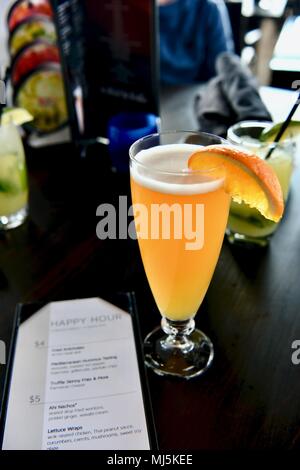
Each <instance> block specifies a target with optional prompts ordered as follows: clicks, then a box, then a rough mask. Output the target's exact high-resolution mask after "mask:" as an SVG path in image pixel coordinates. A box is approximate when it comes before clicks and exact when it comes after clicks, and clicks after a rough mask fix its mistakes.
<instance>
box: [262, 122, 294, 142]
mask: <svg viewBox="0 0 300 470" xmlns="http://www.w3.org/2000/svg"><path fill="white" fill-rule="evenodd" d="M282 124H283V123H282V122H278V123H277V124H274V126H272V127H271V128H269V129H267V130H263V131H262V133H261V134H260V137H259V140H260V141H261V142H273V141H274V139H275V137H276V135H277V134H278V132H279V129H280V127H281V126H282ZM299 135H300V121H291V122H290V123H289V125H288V127H287V129H286V130H285V131H284V133H283V135H282V137H281V139H280V140H281V141H284V140H286V139H293V138H295V137H298V136H299Z"/></svg>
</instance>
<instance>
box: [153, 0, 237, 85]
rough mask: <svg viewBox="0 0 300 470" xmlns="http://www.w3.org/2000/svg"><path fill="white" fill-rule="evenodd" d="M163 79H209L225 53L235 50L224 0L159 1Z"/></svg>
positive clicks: (187, 81) (173, 82)
mask: <svg viewBox="0 0 300 470" xmlns="http://www.w3.org/2000/svg"><path fill="white" fill-rule="evenodd" d="M157 1H158V4H159V32H160V80H161V82H162V83H163V84H166V85H186V84H191V83H197V82H206V81H207V80H209V79H210V78H211V77H213V76H214V75H215V62H216V58H217V56H218V55H219V54H220V53H221V52H225V51H228V52H233V49H234V47H233V41H232V32H231V26H230V20H229V16H228V12H227V9H226V5H225V4H224V2H223V0H157Z"/></svg>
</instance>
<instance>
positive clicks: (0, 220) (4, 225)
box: [0, 206, 28, 230]
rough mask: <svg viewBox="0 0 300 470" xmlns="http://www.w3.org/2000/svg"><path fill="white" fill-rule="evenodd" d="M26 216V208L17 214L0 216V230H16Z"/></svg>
mask: <svg viewBox="0 0 300 470" xmlns="http://www.w3.org/2000/svg"><path fill="white" fill-rule="evenodd" d="M27 214H28V207H27V206H25V207H23V208H22V209H21V210H19V211H18V212H15V213H14V214H11V215H1V216H0V230H9V229H11V228H16V227H19V225H21V224H22V223H23V222H24V220H25V219H26V217H27Z"/></svg>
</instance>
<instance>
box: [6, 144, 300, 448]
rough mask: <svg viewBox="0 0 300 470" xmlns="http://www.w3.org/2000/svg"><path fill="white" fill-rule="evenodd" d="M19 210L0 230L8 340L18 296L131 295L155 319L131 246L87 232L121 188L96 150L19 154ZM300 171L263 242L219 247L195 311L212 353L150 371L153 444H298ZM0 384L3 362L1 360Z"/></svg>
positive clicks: (124, 189) (121, 178)
mask: <svg viewBox="0 0 300 470" xmlns="http://www.w3.org/2000/svg"><path fill="white" fill-rule="evenodd" d="M27 157H28V169H29V176H30V216H29V218H28V220H27V222H26V223H25V224H24V225H23V226H21V227H19V228H17V229H15V230H11V231H8V232H6V233H1V234H0V339H2V340H5V341H6V342H7V344H8V343H9V340H10V335H11V331H12V324H13V323H12V322H13V315H14V310H15V306H16V303H17V302H27V301H36V300H56V299H68V298H78V297H90V296H92V297H94V296H97V295H99V296H102V297H104V298H105V297H108V296H109V294H110V293H113V292H116V291H120V290H133V291H135V293H136V297H137V305H138V311H139V318H140V323H141V329H142V334H143V335H144V334H146V333H147V332H149V330H150V329H151V328H152V327H154V326H156V325H157V324H158V323H159V321H160V315H159V313H158V311H157V309H156V307H155V303H154V300H153V298H152V295H151V293H150V289H149V287H148V283H147V279H146V277H145V274H144V270H143V266H142V263H141V259H140V255H139V250H138V246H137V242H135V241H132V240H105V241H101V240H99V239H97V237H96V224H97V222H98V220H99V219H98V218H97V217H96V208H97V206H98V205H99V204H100V203H102V202H114V203H117V201H118V197H119V195H126V194H129V178H128V175H116V174H113V173H112V172H111V170H110V167H109V162H108V157H107V155H106V151H105V149H104V148H103V147H102V146H95V147H94V148H90V151H89V152H88V156H87V157H86V158H85V159H84V160H79V159H78V157H77V156H76V152H75V149H74V148H73V147H72V146H71V145H61V146H58V147H48V148H46V149H40V150H32V149H31V150H29V149H27ZM299 187H300V172H299V170H296V171H295V175H294V179H293V187H292V193H291V197H290V200H289V203H288V207H287V210H286V214H285V217H284V221H283V223H282V225H281V226H280V228H279V229H278V232H277V233H276V235H275V236H274V238H273V239H272V242H271V245H270V247H269V248H267V249H255V250H254V249H251V250H247V249H239V248H235V247H232V246H231V245H229V244H228V243H227V242H226V241H225V242H224V245H223V248H222V253H221V256H220V259H219V262H218V265H217V268H216V271H215V274H214V277H213V280H212V282H211V285H210V287H209V290H208V293H207V295H206V298H205V301H204V303H203V305H202V306H201V308H200V311H199V313H198V315H197V323H198V326H199V327H200V328H201V329H203V331H204V332H205V333H207V334H208V335H209V336H210V338H211V339H212V341H213V343H214V346H215V359H214V362H213V365H212V367H211V369H210V370H209V371H208V372H207V373H206V374H205V375H204V376H202V377H200V378H198V379H195V380H193V381H189V382H185V381H180V380H170V379H166V378H161V377H158V376H155V375H154V374H153V373H152V372H150V373H149V382H150V389H151V396H152V402H153V409H154V418H155V423H156V427H157V434H158V440H159V445H160V448H161V449H184V450H190V449H207V450H212V449H218V450H223V449H298V448H300V426H299V424H300V406H299V397H300V380H299V374H300V365H298V366H297V365H293V363H292V361H291V356H292V352H293V350H292V348H291V345H292V343H293V341H294V340H297V339H299V340H300V283H299V279H300V218H299V207H300V191H299ZM0 372H1V380H2V381H1V390H2V389H3V377H4V372H5V368H4V366H0Z"/></svg>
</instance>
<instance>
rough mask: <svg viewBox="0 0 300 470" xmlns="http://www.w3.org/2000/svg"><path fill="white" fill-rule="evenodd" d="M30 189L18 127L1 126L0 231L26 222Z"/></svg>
mask: <svg viewBox="0 0 300 470" xmlns="http://www.w3.org/2000/svg"><path fill="white" fill-rule="evenodd" d="M27 203H28V185H27V172H26V163H25V155H24V148H23V144H22V140H21V138H20V135H19V132H18V129H17V127H16V126H15V125H14V124H13V123H12V122H11V121H9V122H6V123H3V120H2V124H1V126H0V229H1V230H3V229H4V230H6V229H10V228H14V227H17V226H19V225H20V224H21V223H22V222H23V221H24V220H25V218H26V215H27Z"/></svg>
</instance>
